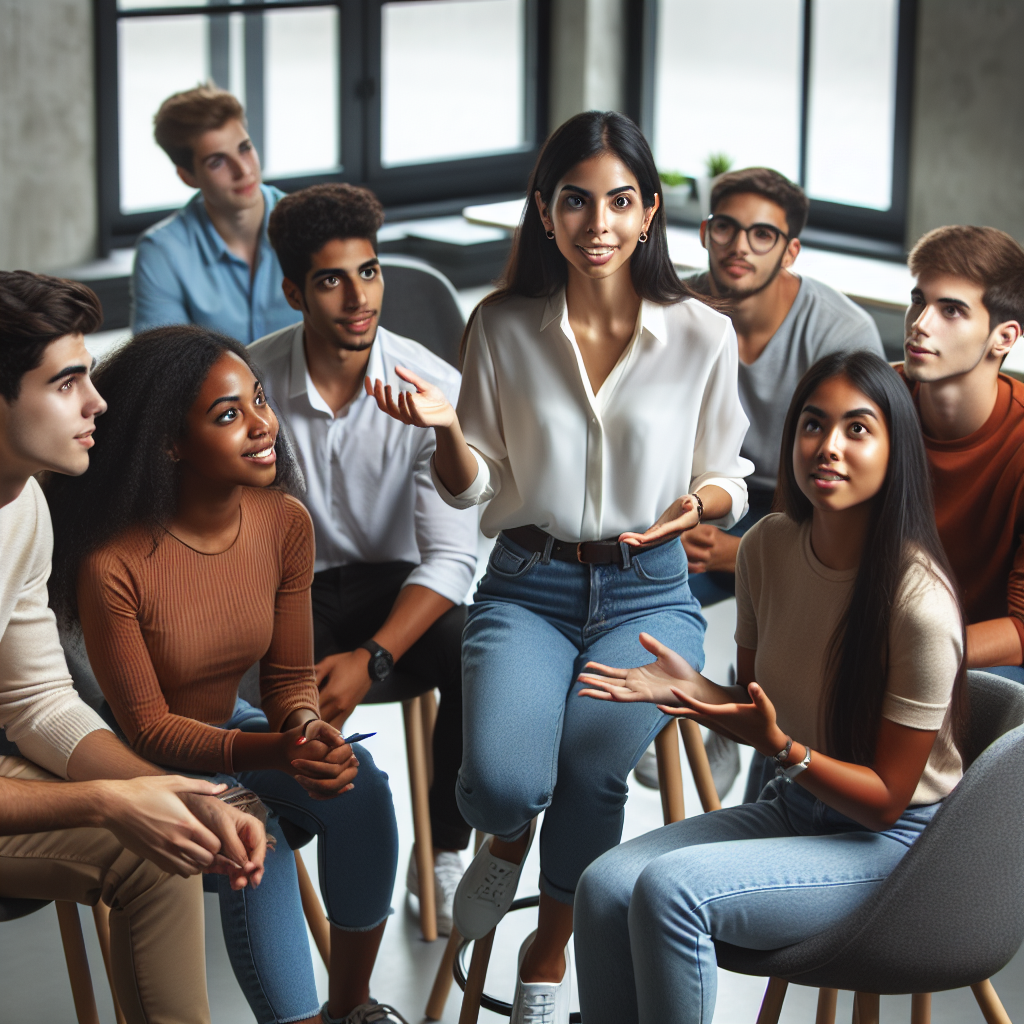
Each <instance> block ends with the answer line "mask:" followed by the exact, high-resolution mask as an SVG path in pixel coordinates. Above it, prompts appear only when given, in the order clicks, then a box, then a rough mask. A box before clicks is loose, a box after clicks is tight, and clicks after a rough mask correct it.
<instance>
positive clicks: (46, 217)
mask: <svg viewBox="0 0 1024 1024" xmlns="http://www.w3.org/2000/svg"><path fill="white" fill-rule="evenodd" d="M92 40H93V33H92V4H91V2H90V0H0V269H3V270H13V269H16V268H22V269H28V270H39V271H47V270H55V269H59V268H62V267H69V266H72V265H74V264H77V263H81V262H83V261H84V260H87V259H90V258H92V256H93V255H94V254H95V250H96V237H97V231H96V155H95V153H96V130H95V109H94V99H93V95H94V85H93V42H92Z"/></svg>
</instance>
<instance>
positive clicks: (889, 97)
mask: <svg viewBox="0 0 1024 1024" xmlns="http://www.w3.org/2000/svg"><path fill="white" fill-rule="evenodd" d="M898 8H899V3H898V0H827V2H825V3H821V2H815V4H814V8H813V13H812V15H811V35H812V45H811V87H810V112H809V115H808V140H807V192H808V194H809V195H811V196H813V197H814V198H815V199H828V200H831V201H832V202H835V203H849V204H851V205H853V206H869V207H872V208H874V209H877V210H888V209H889V207H890V206H891V205H892V145H893V132H894V119H895V116H896V36H897V23H896V18H897V13H898Z"/></svg>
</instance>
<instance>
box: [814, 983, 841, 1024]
mask: <svg viewBox="0 0 1024 1024" xmlns="http://www.w3.org/2000/svg"><path fill="white" fill-rule="evenodd" d="M838 999H839V989H837V988H819V989H818V1012H817V1013H816V1014H815V1015H814V1024H836V1002H837V1001H838Z"/></svg>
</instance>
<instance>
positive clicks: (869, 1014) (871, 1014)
mask: <svg viewBox="0 0 1024 1024" xmlns="http://www.w3.org/2000/svg"><path fill="white" fill-rule="evenodd" d="M878 1003H879V999H878V993H877V992H856V993H854V996H853V1012H854V1020H855V1022H856V1024H878Z"/></svg>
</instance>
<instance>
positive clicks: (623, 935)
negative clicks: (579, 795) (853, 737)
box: [575, 780, 941, 1024]
mask: <svg viewBox="0 0 1024 1024" xmlns="http://www.w3.org/2000/svg"><path fill="white" fill-rule="evenodd" d="M940 806H941V804H929V805H927V806H922V807H912V808H907V810H906V811H904V813H903V816H902V818H901V819H900V820H899V821H898V822H897V823H896V825H894V826H893V827H892V828H891V829H888V830H887V831H885V832H870V831H868V830H867V829H865V828H864V826H863V825H859V824H857V822H855V821H852V820H851V819H850V818H847V817H846V816H845V815H842V814H840V813H839V812H838V811H835V810H832V808H830V807H828V806H826V805H825V804H823V803H822V802H821V801H820V800H817V799H815V797H813V796H812V795H811V794H810V793H809V792H808V791H807V790H806V789H804V788H803V787H802V786H800V785H798V784H796V783H786V782H784V781H780V780H776V781H774V782H772V783H771V785H769V786H768V787H767V788H766V789H765V790H764V792H763V793H762V794H761V799H760V800H759V801H758V802H757V803H754V804H741V805H740V806H738V807H729V808H726V809H725V810H721V811H715V812H713V813H710V814H702V815H700V816H699V817H696V818H690V819H688V820H686V821H680V822H677V823H676V824H674V825H668V826H666V827H665V828H661V829H657V830H655V831H654V832H649V833H647V835H644V836H640V838H638V839H634V840H632V841H631V842H628V843H623V844H622V846H620V847H618V848H617V849H614V850H611V851H609V852H608V853H606V854H605V855H604V856H603V857H602V858H601V859H600V860H598V861H596V862H595V863H594V864H592V865H591V866H590V867H589V868H588V869H587V871H586V873H585V874H584V875H583V878H582V879H581V880H580V885H579V890H578V892H577V894H576V905H575V908H576V909H575V926H576V976H577V978H578V980H579V988H580V1009H581V1011H582V1016H583V1020H585V1021H586V1024H633V1022H636V1024H710V1022H711V1019H712V1016H713V1014H714V1010H715V996H716V988H717V979H718V973H717V961H716V959H715V946H714V942H713V940H714V939H722V940H724V941H726V942H730V943H732V944H733V945H736V946H745V947H746V948H748V949H777V948H779V947H781V946H787V945H789V944H790V943H794V942H799V941H801V940H802V939H806V938H809V937H810V936H811V935H814V934H816V933H818V932H821V931H824V930H825V929H826V928H828V927H830V926H831V925H832V924H834V923H835V922H836V921H838V920H840V919H841V918H842V917H844V916H845V915H847V914H850V913H852V912H853V911H854V910H856V909H857V908H858V907H859V906H860V905H861V904H863V903H864V902H865V901H866V900H867V899H869V898H870V897H871V895H872V893H873V892H875V890H876V889H877V888H878V886H879V885H881V883H882V882H883V881H884V880H885V879H886V878H887V877H888V875H889V874H890V873H891V872H892V870H893V869H894V868H895V867H896V865H897V864H898V863H899V862H900V860H901V858H902V857H903V855H904V854H905V853H906V852H907V850H908V849H909V848H910V846H911V845H912V844H913V843H914V841H915V840H916V839H917V837H918V836H919V835H920V834H921V832H922V831H923V830H924V828H925V826H926V825H927V824H928V822H929V821H931V819H932V817H933V816H934V814H935V812H936V811H937V810H938V808H939V807H940Z"/></svg>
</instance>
